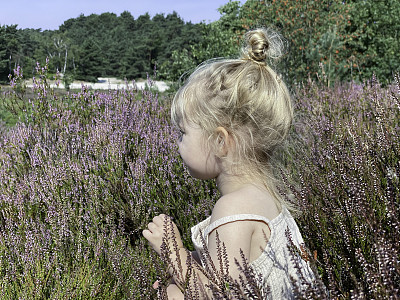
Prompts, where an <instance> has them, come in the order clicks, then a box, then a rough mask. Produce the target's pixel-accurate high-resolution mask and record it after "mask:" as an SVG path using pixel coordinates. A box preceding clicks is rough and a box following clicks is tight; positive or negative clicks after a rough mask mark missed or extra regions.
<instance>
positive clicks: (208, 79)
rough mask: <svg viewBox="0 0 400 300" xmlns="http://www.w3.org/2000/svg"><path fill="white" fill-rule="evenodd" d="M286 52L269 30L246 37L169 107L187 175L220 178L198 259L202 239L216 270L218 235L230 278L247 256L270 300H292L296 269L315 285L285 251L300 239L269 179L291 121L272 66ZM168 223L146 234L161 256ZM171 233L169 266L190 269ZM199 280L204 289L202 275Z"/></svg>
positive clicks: (196, 231) (160, 219)
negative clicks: (235, 52) (232, 55)
mask: <svg viewBox="0 0 400 300" xmlns="http://www.w3.org/2000/svg"><path fill="white" fill-rule="evenodd" d="M282 45H283V43H282V40H281V39H280V37H279V35H278V34H276V33H274V32H271V31H269V30H267V29H257V30H253V31H249V32H248V33H247V34H246V35H245V46H244V47H243V49H242V54H241V57H240V58H239V59H225V60H214V61H212V62H209V63H206V64H203V65H201V66H200V67H198V68H197V69H196V70H195V71H194V73H193V74H192V75H191V76H190V77H189V78H188V80H187V82H186V83H185V85H184V86H183V87H182V88H180V90H179V91H178V92H177V94H176V96H175V98H174V100H173V103H172V120H173V122H174V123H175V124H176V125H177V126H178V127H179V128H180V130H181V137H180V138H179V140H178V146H179V153H180V155H181V157H182V159H183V161H184V163H185V165H186V166H187V168H188V170H189V173H190V174H191V175H192V176H194V177H196V178H199V179H211V178H215V179H216V184H217V187H218V190H219V192H220V194H221V198H220V199H219V200H218V201H217V202H216V204H215V206H214V208H213V210H212V214H211V216H210V217H209V218H207V219H206V220H204V221H203V222H201V223H199V224H197V225H196V226H194V227H193V228H192V240H193V243H194V246H195V248H196V250H197V252H198V253H197V254H201V252H202V251H203V247H202V242H201V240H202V239H201V236H200V235H201V234H202V235H203V237H204V240H205V241H206V245H207V249H208V251H209V253H210V256H211V259H212V261H213V263H214V264H215V265H216V266H218V253H217V252H218V251H217V247H218V245H217V244H218V243H217V238H216V237H217V233H218V237H219V240H220V241H221V242H222V243H224V244H225V246H226V252H227V258H228V261H229V270H228V271H229V275H230V276H232V277H233V278H234V279H238V278H239V270H238V267H237V265H236V264H235V258H237V259H238V260H239V261H240V260H241V259H240V258H241V255H240V254H241V251H243V254H244V256H245V258H246V259H247V260H248V261H249V262H250V266H251V267H252V268H253V270H254V271H255V272H256V273H257V274H261V276H262V280H263V282H262V284H264V285H265V286H268V287H269V289H270V294H269V296H268V297H270V298H273V299H287V298H292V297H293V287H292V284H291V278H292V279H297V278H299V276H300V275H299V266H300V269H302V270H301V271H302V273H303V276H304V278H305V279H306V280H309V281H311V280H312V278H313V275H312V272H311V270H310V269H309V267H308V264H307V263H306V262H305V261H304V260H302V259H298V260H297V261H296V264H297V267H296V266H295V260H294V259H293V255H291V254H290V251H289V249H288V241H289V238H288V236H289V235H290V237H291V238H290V239H291V241H292V242H293V244H294V245H295V246H297V248H299V249H300V246H301V244H302V243H303V239H302V237H301V235H300V232H299V229H298V227H297V225H296V223H295V221H294V219H293V218H292V217H291V215H290V213H289V211H288V210H287V206H286V205H285V203H284V201H283V199H282V197H281V196H280V195H279V193H278V192H277V189H276V182H275V180H274V179H273V175H272V168H273V167H272V165H271V162H272V161H271V157H272V156H273V154H274V151H275V150H276V149H277V147H278V146H279V145H280V144H281V143H282V142H283V141H284V140H285V138H286V136H287V134H288V131H289V128H290V126H291V123H292V118H293V108H292V104H291V98H290V95H289V92H288V90H287V88H286V86H285V84H284V82H283V81H282V79H281V78H280V76H278V75H277V74H276V73H275V72H274V71H273V70H272V69H271V68H270V67H269V65H268V64H267V61H268V60H270V59H274V58H278V57H279V56H280V54H281V52H282ZM166 218H167V219H168V217H167V216H165V215H159V216H156V217H155V218H154V219H153V222H151V223H149V224H148V229H146V230H144V231H143V235H144V237H145V238H146V239H147V240H148V241H149V242H150V244H151V246H152V247H153V248H154V249H155V250H156V251H157V252H158V253H159V254H160V253H161V249H160V248H161V245H162V242H163V240H165V234H166V233H167V231H168V230H171V227H166V226H167V222H165V220H166ZM165 227H166V228H165ZM173 230H174V237H175V239H176V245H178V247H175V249H174V247H173V246H171V247H170V248H171V249H173V253H171V257H172V261H173V260H174V259H176V258H177V257H178V258H179V259H181V261H182V265H183V266H185V265H186V264H185V261H186V260H187V259H188V257H187V251H186V250H185V249H184V248H183V244H182V241H181V238H180V235H179V231H178V230H177V229H176V226H175V225H173ZM198 256H199V255H196V253H194V255H193V257H194V259H196V257H198ZM197 261H198V262H199V264H201V263H202V262H200V261H199V260H198V259H197ZM203 263H204V262H203ZM217 269H219V268H218V267H217ZM183 272H185V270H183ZM175 275H176V274H175ZM196 275H197V277H198V279H199V281H200V282H201V284H202V285H203V287H204V286H206V285H207V283H208V281H207V278H205V276H204V275H203V274H202V272H197V273H196ZM183 276H185V274H183ZM304 278H303V279H304ZM156 285H157V283H156ZM205 289H206V290H207V288H205ZM167 293H168V297H169V299H183V294H182V292H181V290H180V288H179V287H178V286H177V285H175V284H171V285H170V286H169V287H168V289H167ZM208 293H210V292H209V291H208Z"/></svg>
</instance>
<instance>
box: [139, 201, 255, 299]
mask: <svg viewBox="0 0 400 300" xmlns="http://www.w3.org/2000/svg"><path fill="white" fill-rule="evenodd" d="M227 212H228V213H229V210H227V209H226V208H224V206H221V205H216V207H214V210H213V216H212V218H216V219H218V218H220V217H222V216H223V215H224V214H226V213H227ZM166 218H167V219H166ZM166 220H167V222H166ZM167 224H172V228H173V231H174V232H173V235H172V234H170V233H168V235H169V237H171V236H174V237H175V243H176V244H175V246H174V245H173V244H174V241H172V240H171V239H166V240H167V241H168V243H169V245H168V247H169V249H171V250H172V251H171V253H170V261H171V262H172V263H174V264H175V266H174V269H175V270H179V267H178V263H177V261H178V260H180V262H181V263H180V265H181V270H182V274H176V273H174V272H172V269H171V270H170V273H171V275H172V276H173V277H174V281H175V282H176V283H179V280H180V279H182V278H186V274H187V271H188V269H187V259H191V260H192V262H191V263H192V264H193V263H196V264H199V266H197V267H194V268H193V270H194V272H195V275H196V276H195V277H196V278H197V280H198V282H199V283H200V284H201V285H202V289H203V290H207V289H205V288H204V286H205V284H207V283H208V282H209V280H208V278H207V277H206V276H205V275H204V274H203V272H201V271H200V270H199V268H201V265H200V263H199V262H200V259H199V258H198V256H197V253H192V255H191V254H190V253H189V251H188V250H187V249H185V248H184V247H183V243H182V240H181V236H180V234H179V231H178V229H177V227H176V225H175V224H174V223H173V222H172V221H170V220H169V217H167V216H166V215H159V216H157V217H155V218H154V219H153V222H151V223H149V225H148V229H147V230H144V231H143V236H144V237H145V238H146V239H147V240H148V241H149V242H150V245H151V246H152V247H153V249H154V250H155V251H156V252H157V253H158V254H161V244H162V242H163V238H164V234H165V232H166V230H165V229H164V228H165V226H169V225H167ZM253 226H254V222H245V221H244V222H233V223H230V224H226V225H223V226H221V227H219V228H218V229H217V230H218V235H219V239H220V241H221V242H223V243H224V244H225V247H226V253H227V260H228V262H229V269H228V272H229V275H230V276H231V277H232V278H233V279H238V278H239V271H238V267H237V265H236V264H235V258H236V259H238V260H239V261H240V257H241V256H240V249H241V250H242V251H243V254H244V256H245V257H246V258H247V259H249V257H250V246H251V236H252V233H253V230H254V228H253ZM169 229H171V227H169ZM208 240H209V243H208V250H209V252H210V257H211V260H212V262H213V263H214V265H215V267H216V269H217V270H220V265H219V262H218V257H219V253H218V250H217V249H218V245H217V241H216V231H215V230H214V231H213V232H211V233H210V235H209V239H208ZM176 246H178V247H176ZM175 249H176V251H175ZM196 257H197V259H196ZM176 277H178V278H176ZM209 292H210V291H209V290H208V291H207V293H209Z"/></svg>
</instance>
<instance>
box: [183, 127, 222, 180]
mask: <svg viewBox="0 0 400 300" xmlns="http://www.w3.org/2000/svg"><path fill="white" fill-rule="evenodd" d="M180 127H181V136H180V138H179V140H178V147H179V154H180V155H181V157H182V159H183V162H184V163H185V165H186V166H187V168H188V170H189V174H190V175H191V176H193V177H195V178H198V179H212V178H216V177H217V176H218V175H219V174H220V167H219V164H218V163H217V158H216V157H215V155H214V154H213V153H212V152H211V151H210V150H208V149H207V145H206V141H205V137H204V130H203V129H201V128H200V127H199V126H198V125H196V124H193V123H191V122H189V123H187V122H184V123H182V124H180Z"/></svg>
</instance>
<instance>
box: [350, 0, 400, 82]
mask: <svg viewBox="0 0 400 300" xmlns="http://www.w3.org/2000/svg"><path fill="white" fill-rule="evenodd" d="M351 3H352V10H351V11H350V15H351V18H350V22H349V24H348V26H347V28H346V31H347V32H348V33H349V34H350V39H349V40H348V41H347V45H346V46H347V47H348V48H349V49H351V55H352V56H351V59H352V60H353V62H354V63H353V64H354V67H357V69H356V70H354V68H353V72H358V73H359V78H360V79H361V78H362V79H365V78H371V77H372V74H375V75H376V76H377V78H378V79H379V81H381V82H385V83H387V82H388V80H389V78H392V75H393V73H395V72H396V71H397V72H398V71H399V70H400V36H399V32H400V2H399V1H395V0H389V1H372V0H370V1H351Z"/></svg>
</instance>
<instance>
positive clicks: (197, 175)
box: [188, 168, 217, 180]
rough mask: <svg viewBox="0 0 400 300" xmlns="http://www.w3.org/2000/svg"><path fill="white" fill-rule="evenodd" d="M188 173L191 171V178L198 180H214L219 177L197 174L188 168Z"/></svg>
mask: <svg viewBox="0 0 400 300" xmlns="http://www.w3.org/2000/svg"><path fill="white" fill-rule="evenodd" d="M188 171H189V174H190V176H192V177H193V178H196V179H201V180H207V179H214V178H216V177H217V175H214V174H204V173H201V172H196V171H195V170H191V169H190V168H188Z"/></svg>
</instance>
